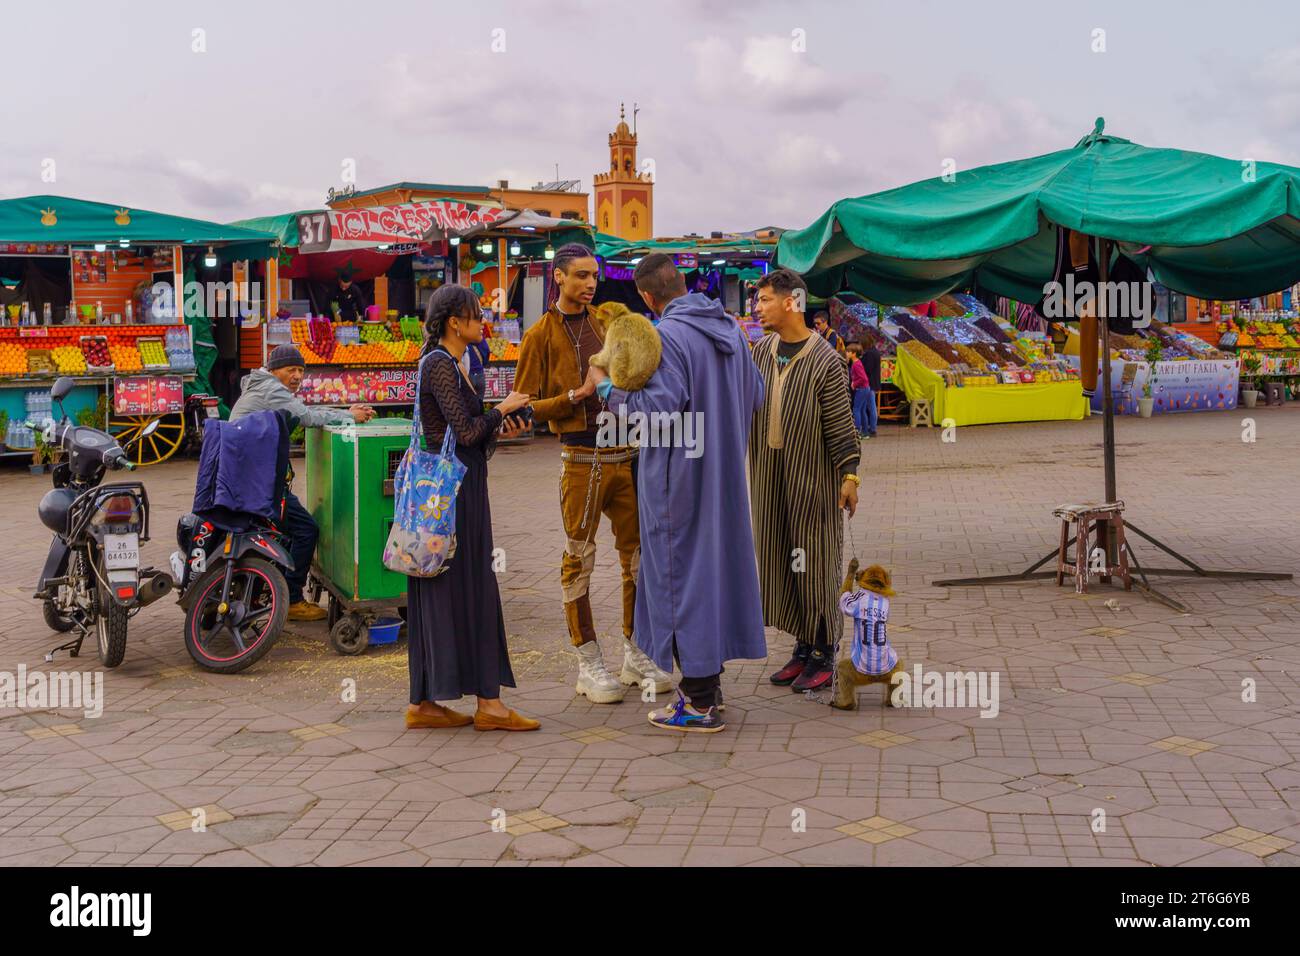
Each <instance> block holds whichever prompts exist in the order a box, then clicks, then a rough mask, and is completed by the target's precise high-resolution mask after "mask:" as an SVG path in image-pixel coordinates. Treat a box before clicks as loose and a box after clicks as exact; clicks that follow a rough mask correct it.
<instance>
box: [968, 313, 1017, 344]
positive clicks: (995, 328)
mask: <svg viewBox="0 0 1300 956" xmlns="http://www.w3.org/2000/svg"><path fill="white" fill-rule="evenodd" d="M974 324H975V327H976V328H978V329H982V330H983V331H984V332H985V333H987V334H988V336H989V337H990V338H992V339H993V341H994V342H998V343H1006V344H1010V342H1011V337H1010V336H1008V335H1007V334H1006V333H1005V332H1003V331H1002V328H1001V326H999V325H998V324H997V323H996V322H994V321H993V320H992V319H991V318H989V317H988V316H983V317H981V318H978V319H976V320H975V323H974Z"/></svg>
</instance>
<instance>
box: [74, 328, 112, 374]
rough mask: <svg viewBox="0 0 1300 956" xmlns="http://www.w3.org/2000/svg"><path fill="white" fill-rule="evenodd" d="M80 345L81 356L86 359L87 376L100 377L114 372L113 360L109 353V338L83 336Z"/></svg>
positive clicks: (104, 336) (103, 336)
mask: <svg viewBox="0 0 1300 956" xmlns="http://www.w3.org/2000/svg"><path fill="white" fill-rule="evenodd" d="M80 344H81V354H82V355H84V356H85V357H86V374H87V375H100V374H104V373H107V372H111V371H113V359H112V358H111V357H110V356H109V352H108V336H106V335H83V336H81V338H80Z"/></svg>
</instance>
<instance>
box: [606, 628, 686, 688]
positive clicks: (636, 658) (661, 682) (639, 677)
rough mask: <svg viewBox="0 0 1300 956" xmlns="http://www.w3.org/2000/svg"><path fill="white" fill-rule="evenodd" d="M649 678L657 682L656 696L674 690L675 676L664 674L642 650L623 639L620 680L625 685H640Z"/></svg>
mask: <svg viewBox="0 0 1300 956" xmlns="http://www.w3.org/2000/svg"><path fill="white" fill-rule="evenodd" d="M647 677H648V678H650V680H652V681H654V682H655V693H656V694H666V693H668V691H670V690H672V689H673V675H672V674H667V673H664V671H663V670H661V669H660V667H659V665H657V664H656V663H655V662H654V661H652V660H650V658H649V657H648V656H646V653H645V652H644V651H643V650H641V648H639V647H637V646H636V645H635V644H633V643H632V642H631V641H629V640H628V639H627V638H626V637H625V638H623V672H622V673H621V674H619V675H618V679H619V680H621V681H622V682H623V683H624V684H640V683H641V681H643V680H645V679H646V678H647Z"/></svg>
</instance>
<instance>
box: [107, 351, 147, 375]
mask: <svg viewBox="0 0 1300 956" xmlns="http://www.w3.org/2000/svg"><path fill="white" fill-rule="evenodd" d="M108 354H109V355H110V356H111V357H112V359H113V365H114V366H115V367H116V368H117V370H118V371H119V372H138V371H140V369H141V368H142V367H143V366H142V365H141V363H140V350H139V349H137V348H136V347H135V346H134V345H110V346H109V347H108Z"/></svg>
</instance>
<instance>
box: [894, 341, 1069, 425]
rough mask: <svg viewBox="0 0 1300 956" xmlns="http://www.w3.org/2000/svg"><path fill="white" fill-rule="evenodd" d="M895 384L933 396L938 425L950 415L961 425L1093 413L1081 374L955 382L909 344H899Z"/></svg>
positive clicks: (918, 395)
mask: <svg viewBox="0 0 1300 956" xmlns="http://www.w3.org/2000/svg"><path fill="white" fill-rule="evenodd" d="M894 384H895V385H897V386H898V387H899V388H900V389H902V391H903V394H905V395H906V396H907V400H908V401H909V402H910V401H916V400H917V399H926V400H928V401H929V402H930V407H931V409H932V410H933V412H934V422H935V424H936V425H938V424H941V423H942V422H943V421H944V420H945V419H951V420H952V421H953V423H954V424H957V425H993V424H997V423H999V422H1049V421H1079V420H1082V419H1084V418H1087V417H1088V400H1087V399H1086V398H1084V397H1083V386H1082V384H1080V383H1079V382H1078V381H1077V380H1076V381H1072V382H1032V383H1025V384H1021V385H983V386H974V385H972V386H968V387H966V388H953V387H949V386H947V385H945V384H944V381H943V378H942V377H941V376H940V375H939V373H937V372H935V371H933V370H931V369H928V368H926V367H925V366H924V365H922V364H921V362H920V361H918V360H917V359H916V357H915V356H913V355H912V354H911V353H910V352H907V351H906V350H904V349H899V350H898V361H897V365H896V366H895V369H894Z"/></svg>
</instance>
